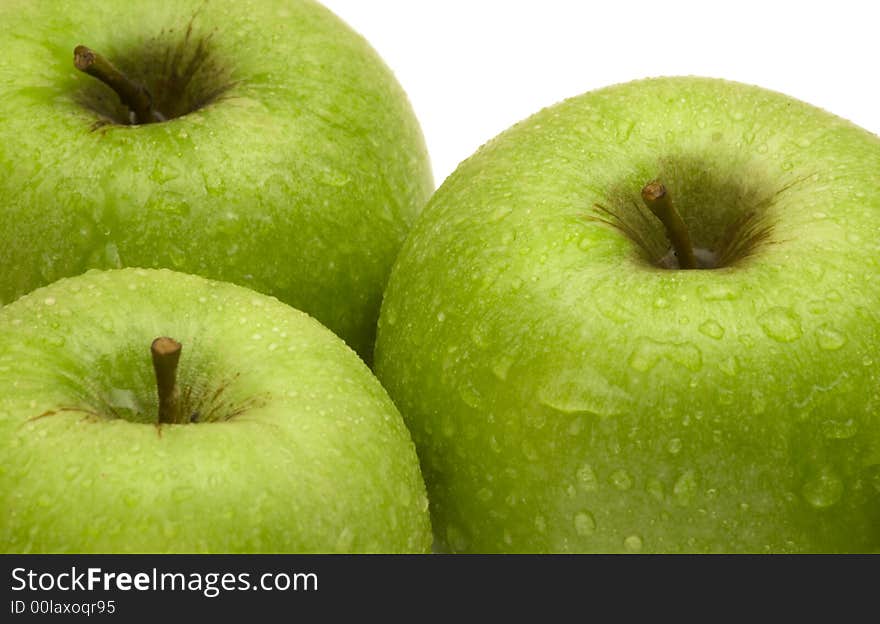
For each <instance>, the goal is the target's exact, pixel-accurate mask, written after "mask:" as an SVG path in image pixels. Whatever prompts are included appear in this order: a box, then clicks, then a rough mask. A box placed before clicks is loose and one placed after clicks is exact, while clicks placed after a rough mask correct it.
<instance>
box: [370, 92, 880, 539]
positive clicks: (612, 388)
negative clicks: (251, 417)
mask: <svg viewBox="0 0 880 624" xmlns="http://www.w3.org/2000/svg"><path fill="white" fill-rule="evenodd" d="M878 188H880V139H878V137H876V136H874V135H872V134H870V133H869V132H867V131H865V130H863V129H860V128H858V127H856V126H854V125H852V124H850V123H848V122H846V121H844V120H843V119H840V118H838V117H835V116H833V115H831V114H829V113H827V112H824V111H821V110H818V109H816V108H813V107H811V106H809V105H807V104H804V103H802V102H799V101H796V100H794V99H791V98H789V97H786V96H783V95H781V94H778V93H773V92H770V91H766V90H764V89H760V88H757V87H752V86H746V85H742V84H736V83H731V82H725V81H720V80H712V79H702V78H693V77H691V78H668V79H654V80H646V81H640V82H634V83H630V84H625V85H620V86H615V87H611V88H607V89H602V90H599V91H596V92H592V93H589V94H586V95H583V96H580V97H576V98H573V99H571V100H568V101H566V102H563V103H561V104H558V105H556V106H554V107H551V108H548V109H546V110H544V111H542V112H540V113H538V114H537V115H535V116H533V117H531V118H530V119H528V120H526V121H524V122H522V123H520V124H518V125H516V126H514V127H513V128H511V129H510V130H509V131H507V132H506V133H504V134H502V135H501V136H499V137H497V138H496V139H494V140H493V141H490V142H489V143H488V144H487V145H485V146H484V147H483V148H482V149H481V150H480V151H478V152H477V154H476V155H474V156H473V157H472V158H470V159H469V160H467V161H465V162H464V163H463V164H462V165H461V166H460V167H459V168H458V170H457V171H456V172H455V173H454V174H453V175H452V176H451V177H450V178H449V179H448V180H447V181H446V182H445V183H444V185H443V186H442V187H441V189H440V190H439V191H438V192H437V193H436V195H435V196H434V198H433V199H432V200H431V201H430V203H429V204H428V207H427V208H426V209H425V212H424V213H423V215H422V217H421V218H420V219H419V221H418V222H417V224H416V226H415V227H414V230H413V232H412V233H411V236H410V238H409V239H408V240H407V243H406V244H405V246H404V248H403V250H402V252H401V256H400V257H399V260H398V261H397V264H396V265H395V268H394V270H393V271H392V276H391V278H390V282H389V286H388V289H387V291H386V294H385V300H384V303H383V308H382V314H381V317H380V326H379V337H378V341H377V347H376V370H377V374H378V376H379V379H380V380H381V381H382V382H383V383H384V384H385V387H386V388H387V389H388V391H389V393H390V395H391V397H392V399H394V400H395V402H396V404H397V406H398V408H399V409H400V410H401V412H402V413H403V416H404V419H405V420H406V422H407V424H408V425H409V426H410V429H411V431H412V432H413V437H414V439H415V441H416V447H417V449H418V451H419V453H420V458H421V461H422V468H423V471H424V473H425V479H426V481H427V483H428V492H429V496H430V498H431V505H432V510H433V511H432V513H433V519H434V526H435V531H436V532H437V537H438V540H439V543H440V544H441V545H442V546H443V547H444V548H448V549H451V550H455V551H472V552H473V551H478V552H479V551H482V552H496V551H555V552H569V551H587V552H596V551H598V552H637V551H639V552H680V551H687V552H702V551H713V552H783V551H785V552H789V551H790V552H801V551H830V552H844V551H863V550H864V551H868V550H876V549H877V548H878V545H880V373H878V370H880V369H878V366H880V253H878V251H880V248H878V243H877V241H878V240H880V194H878V193H877V189H878ZM670 200H671V201H670ZM649 209H650V210H649ZM652 213H654V214H652ZM654 215H656V217H655V216H654ZM661 219H662V222H661ZM669 240H673V241H674V243H673V245H672V246H670V243H669ZM688 240H689V241H690V242H689V243H688V242H687V241H688ZM687 246H689V249H687V248H686V247H687ZM688 258H689V262H685V259H688ZM688 264H691V265H693V266H694V267H695V268H696V269H697V270H684V269H685V268H687V265H688Z"/></svg>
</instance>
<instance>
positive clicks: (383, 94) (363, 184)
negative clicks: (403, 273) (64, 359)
mask: <svg viewBox="0 0 880 624" xmlns="http://www.w3.org/2000/svg"><path fill="white" fill-rule="evenodd" d="M0 22H2V24H3V28H2V30H0V47H2V48H3V50H4V51H5V52H4V54H3V55H2V58H0V120H2V121H0V218H2V221H3V224H4V226H3V232H2V235H0V238H2V241H0V242H2V244H0V303H3V302H5V303H9V302H10V301H13V300H14V299H15V298H17V297H19V296H21V295H23V294H25V293H27V292H29V291H31V290H33V289H34V288H36V287H38V286H42V285H45V284H48V283H50V282H53V281H55V280H56V279H58V278H60V277H64V276H70V275H77V274H79V273H82V272H83V271H85V270H87V269H89V268H118V267H123V266H140V267H165V268H172V269H176V270H180V271H184V272H187V273H197V274H200V275H203V276H206V277H210V278H214V279H221V280H224V281H231V282H234V283H238V284H242V285H245V286H248V287H249V288H252V289H255V290H258V291H260V292H263V293H267V294H271V295H274V296H276V297H278V298H279V299H281V300H282V301H284V302H286V303H288V304H290V305H293V306H294V307H297V308H299V309H302V310H304V311H306V312H308V313H309V314H311V315H313V316H315V317H316V318H317V319H318V320H320V321H321V322H322V323H324V324H325V325H327V326H328V327H330V328H331V329H332V330H333V331H334V332H336V333H337V334H339V335H340V336H342V337H343V338H344V339H345V340H346V341H347V342H348V343H349V345H351V346H352V347H353V348H354V349H355V350H356V351H358V352H359V353H360V354H361V355H362V356H364V357H367V358H369V356H370V353H371V351H372V344H373V338H374V335H375V324H376V319H377V317H378V312H379V305H380V301H381V293H382V289H383V288H384V285H385V282H386V280H387V277H388V271H389V270H390V266H391V264H392V262H393V260H394V257H395V255H396V254H397V252H398V250H399V246H400V244H401V242H402V240H403V238H404V236H405V234H406V232H407V230H408V228H409V225H410V223H411V221H412V219H413V218H414V217H415V215H416V214H417V212H418V210H419V209H420V208H421V207H422V205H423V203H424V202H425V201H426V200H427V198H428V196H429V194H430V192H431V191H432V190H433V184H432V180H431V174H430V170H429V164H428V159H427V154H426V150H425V146H424V141H423V138H422V134H421V130H420V128H419V126H418V123H417V121H416V119H415V117H414V115H413V113H412V110H411V108H410V105H409V103H408V101H407V98H406V96H405V94H404V92H403V90H402V89H401V87H400V86H399V85H398V84H397V82H396V81H395V79H394V76H393V75H392V74H391V72H390V70H389V69H388V68H387V67H386V66H385V65H384V64H383V62H382V61H381V60H380V59H379V57H378V56H377V54H376V53H375V52H374V51H373V49H372V48H371V47H370V46H369V44H368V43H367V42H366V41H365V40H364V39H363V38H361V37H360V36H359V35H357V34H356V33H354V32H353V31H351V30H350V29H349V28H348V27H347V26H346V25H345V24H344V23H343V22H342V21H340V20H339V19H338V18H337V17H335V16H334V15H333V14H331V13H330V12H329V11H328V10H326V9H325V8H323V7H322V6H320V5H319V4H317V3H315V2H311V1H309V0H268V1H259V2H257V1H227V0H210V1H209V2H203V1H202V0H185V1H179V0H174V1H171V0H150V1H142V0H136V1H132V2H112V1H102V2H93V3H89V4H88V5H83V4H81V3H76V2H68V1H58V2H56V1H37V2H31V1H21V0H12V1H10V2H3V5H2V7H0ZM79 44H85V45H86V46H88V47H90V48H92V49H94V50H95V51H97V52H99V53H100V54H102V55H104V56H105V57H106V58H107V59H109V60H110V61H111V62H112V63H113V64H114V65H116V66H117V67H118V68H119V69H120V70H122V71H123V72H124V73H126V74H127V75H128V77H129V78H131V79H132V80H135V81H138V82H140V83H142V84H143V85H145V86H146V87H147V88H148V89H149V90H150V92H151V94H152V96H153V100H154V104H155V106H156V108H157V109H158V110H160V111H161V112H162V113H163V114H164V115H165V116H166V117H169V120H168V121H166V122H164V123H152V124H144V125H137V126H132V125H128V122H129V116H128V110H127V109H125V108H124V107H122V106H121V104H120V103H119V98H118V97H117V96H116V94H115V93H114V92H113V91H111V90H110V89H109V88H108V87H106V86H105V85H104V84H102V83H100V82H99V81H98V80H96V79H95V78H92V77H90V76H87V75H85V74H83V73H81V72H78V71H77V70H76V69H75V68H74V65H73V50H74V47H76V46H77V45H79Z"/></svg>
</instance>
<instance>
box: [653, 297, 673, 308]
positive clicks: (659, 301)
mask: <svg viewBox="0 0 880 624" xmlns="http://www.w3.org/2000/svg"><path fill="white" fill-rule="evenodd" d="M654 307H655V308H657V309H659V310H662V309H664V308H668V307H669V300H668V299H666V298H665V297H657V298H656V299H655V300H654Z"/></svg>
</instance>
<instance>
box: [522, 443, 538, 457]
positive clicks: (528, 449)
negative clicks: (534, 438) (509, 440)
mask: <svg viewBox="0 0 880 624" xmlns="http://www.w3.org/2000/svg"><path fill="white" fill-rule="evenodd" d="M520 448H522V453H523V455H525V457H526V459H527V460H529V461H531V462H533V461H537V460H538V457H539V454H538V450H537V449H536V448H535V445H534V444H532V443H531V441H529V440H525V441H524V442H523V443H522V445H521V446H520Z"/></svg>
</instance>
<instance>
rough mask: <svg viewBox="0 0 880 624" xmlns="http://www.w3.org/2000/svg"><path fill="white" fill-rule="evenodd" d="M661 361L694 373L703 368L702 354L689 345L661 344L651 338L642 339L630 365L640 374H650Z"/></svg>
mask: <svg viewBox="0 0 880 624" xmlns="http://www.w3.org/2000/svg"><path fill="white" fill-rule="evenodd" d="M661 359H666V360H669V361H670V362H674V363H675V364H680V365H681V366H684V367H685V368H687V369H688V370H690V371H692V372H697V371H699V370H700V369H701V368H702V367H703V356H702V352H701V351H700V349H699V348H698V347H696V346H695V345H693V344H691V343H689V342H682V343H673V342H659V341H657V340H652V339H650V338H641V339H639V341H638V343H637V344H636V347H635V349H634V350H633V352H632V354H631V355H630V358H629V365H630V367H631V368H632V369H634V370H636V371H639V372H642V373H644V372H648V371H650V370H651V369H652V368H654V367H655V366H656V365H657V364H658V363H659V362H660V360H661Z"/></svg>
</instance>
